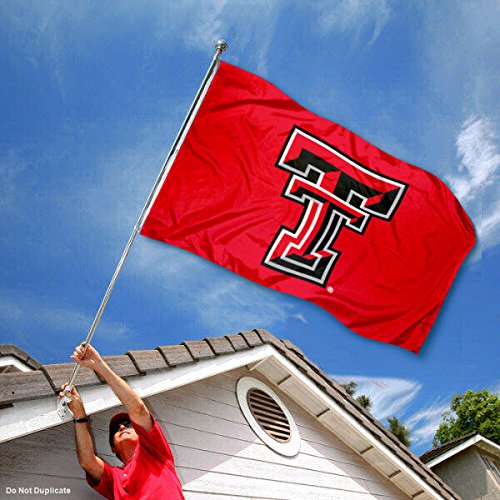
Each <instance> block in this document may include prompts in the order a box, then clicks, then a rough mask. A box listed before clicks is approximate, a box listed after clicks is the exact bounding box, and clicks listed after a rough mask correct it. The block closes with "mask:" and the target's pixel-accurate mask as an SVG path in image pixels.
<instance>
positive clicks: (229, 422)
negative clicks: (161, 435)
mask: <svg viewBox="0 0 500 500" xmlns="http://www.w3.org/2000/svg"><path fill="white" fill-rule="evenodd" d="M249 374H250V375H252V376H255V373H249V372H248V371H247V370H244V369H241V370H235V371H233V372H230V373H227V374H225V375H219V376H216V377H212V378H210V379H208V380H205V381H201V382H197V383H195V384H191V385H189V386H186V387H183V388H179V389H176V390H174V391H171V392H169V393H165V394H162V395H158V396H154V397H152V398H150V399H149V400H148V403H149V406H150V408H151V410H152V411H153V413H154V414H155V416H156V417H157V419H158V420H159V421H160V423H161V425H162V427H163V428H164V430H165V432H166V434H167V436H168V438H169V442H170V443H171V446H172V450H173V452H174V455H175V457H176V465H177V471H178V473H179V477H180V479H181V482H182V483H183V485H184V491H185V495H186V498H187V499H192V500H197V499H201V498H206V499H207V500H210V499H211V498H262V499H264V498H266V499H271V498H272V499H285V498H286V499H298V498H307V499H312V498H314V499H328V500H332V499H339V500H341V499H369V498H394V499H398V498H407V497H405V496H404V494H402V493H401V492H400V491H399V490H398V489H397V488H395V487H394V486H393V485H392V484H391V483H390V481H389V480H388V479H386V478H384V477H383V476H382V475H380V474H379V473H378V472H377V471H376V470H375V469H373V468H372V467H370V466H369V464H368V463H367V462H366V461H365V460H363V459H362V458H361V457H359V456H358V455H357V454H355V453H354V452H352V451H351V450H350V449H349V448H348V447H347V446H346V445H345V444H343V443H342V442H341V441H340V440H339V439H337V438H336V437H335V436H333V435H332V434H331V433H330V432H328V431H326V430H325V429H324V428H323V427H322V426H321V424H320V423H319V422H318V421H317V420H316V419H315V418H314V417H312V416H310V415H309V414H307V413H306V412H305V411H304V410H303V409H302V408H301V407H300V406H298V405H297V404H295V403H294V402H293V401H291V400H290V399H289V398H288V397H287V396H286V395H284V394H283V393H282V392H281V391H279V389H278V388H277V387H275V386H271V387H272V388H273V389H274V390H275V391H276V392H277V393H278V395H279V396H280V397H281V398H282V399H283V401H284V402H285V404H286V405H287V406H288V408H289V410H290V411H291V413H292V415H293V416H294V418H295V421H296V423H297V426H298V428H299V432H300V435H301V438H302V444H301V451H300V453H299V455H298V456H296V457H293V458H287V457H284V456H281V455H279V454H277V453H275V452H274V451H272V450H270V449H269V448H268V447H267V446H265V445H264V444H263V443H262V442H261V441H260V440H259V438H258V437H257V436H256V435H255V434H254V432H253V431H252V430H251V428H250V427H249V425H248V424H247V422H246V420H245V419H244V417H243V415H242V413H241V411H240V409H239V406H238V403H237V400H236V393H235V386H236V381H237V379H238V378H240V377H241V376H244V375H249ZM259 378H261V379H262V380H263V381H265V379H263V378H262V377H259Z"/></svg>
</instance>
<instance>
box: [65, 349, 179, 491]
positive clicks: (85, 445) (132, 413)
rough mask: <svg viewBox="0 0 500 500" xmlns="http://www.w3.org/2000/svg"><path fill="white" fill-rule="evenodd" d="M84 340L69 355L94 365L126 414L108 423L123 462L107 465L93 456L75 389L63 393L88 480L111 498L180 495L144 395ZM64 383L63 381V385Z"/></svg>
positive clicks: (169, 456) (167, 450)
mask: <svg viewBox="0 0 500 500" xmlns="http://www.w3.org/2000/svg"><path fill="white" fill-rule="evenodd" d="M84 345H85V343H84V342H83V343H82V344H80V345H79V346H77V347H76V349H75V352H74V353H73V356H71V359H73V360H74V361H76V362H77V363H78V364H79V365H81V366H83V367H85V368H89V369H91V370H94V372H95V373H96V374H98V375H99V376H100V377H101V378H102V379H103V380H105V381H106V382H107V384H108V385H109V386H110V387H111V389H112V390H113V392H114V393H115V395H116V397H117V398H118V399H119V400H120V401H121V402H122V404H123V406H125V408H126V410H127V413H117V414H116V415H114V416H113V417H112V418H111V421H110V423H109V443H110V446H111V450H112V451H113V453H115V454H116V455H117V457H118V458H119V459H120V460H121V461H122V462H123V466H121V467H111V466H110V465H109V464H107V463H106V462H105V461H104V460H102V459H101V458H99V457H98V456H96V454H95V452H94V446H93V444H92V438H91V436H90V431H89V425H88V421H89V419H88V417H87V414H86V413H85V408H84V406H83V403H82V400H81V399H80V396H79V394H78V392H77V390H76V389H75V388H72V390H71V392H70V393H67V394H66V395H67V396H68V397H69V398H70V400H71V401H70V402H69V409H70V410H71V412H72V413H73V416H74V420H73V421H74V422H75V440H76V452H77V455H78V461H79V462H80V465H81V466H82V467H83V469H84V470H85V472H86V476H87V481H88V483H89V484H90V486H92V488H94V489H95V490H96V491H97V492H99V493H100V494H101V495H103V496H105V497H106V498H109V499H137V500H146V499H168V500H184V496H183V494H182V490H181V483H180V481H179V479H178V477H177V474H176V472H175V466H174V459H173V456H172V452H171V451H170V447H169V446H168V443H167V440H166V439H165V436H164V434H163V432H162V430H161V429H160V426H159V425H158V423H157V422H156V421H155V419H154V418H153V416H152V415H151V413H150V412H149V410H148V409H147V408H146V405H145V404H144V402H143V401H142V399H141V398H140V397H139V396H138V395H137V394H136V393H135V392H134V391H133V390H132V389H131V388H130V387H129V385H128V384H127V383H126V382H125V381H124V380H123V379H122V378H120V377H119V376H118V375H117V374H116V373H115V372H113V370H111V368H110V367H109V366H108V365H107V363H106V362H105V361H104V360H103V359H102V358H101V356H100V355H99V353H98V352H97V351H96V350H95V349H94V348H93V347H92V346H89V347H88V348H87V350H86V352H84ZM66 385H67V384H65V385H63V386H62V390H63V392H61V393H60V394H59V397H62V396H63V395H64V389H65V387H66Z"/></svg>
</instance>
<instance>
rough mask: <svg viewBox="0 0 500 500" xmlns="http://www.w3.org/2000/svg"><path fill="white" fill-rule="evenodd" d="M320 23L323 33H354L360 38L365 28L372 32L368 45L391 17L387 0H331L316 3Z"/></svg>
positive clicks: (374, 39)
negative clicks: (367, 0) (368, 0)
mask: <svg viewBox="0 0 500 500" xmlns="http://www.w3.org/2000/svg"><path fill="white" fill-rule="evenodd" d="M315 9H316V10H317V12H318V25H319V29H320V31H321V33H322V34H328V33H331V32H333V31H334V32H340V33H345V32H348V33H350V34H352V33H354V36H355V38H356V39H359V38H360V36H361V33H362V31H363V30H366V31H369V32H370V40H369V41H368V45H371V44H373V43H374V42H375V41H376V40H377V38H378V37H379V35H380V33H381V32H382V30H383V29H384V26H385V25H386V24H387V22H388V20H389V18H390V17H391V8H390V6H389V3H388V2H387V0H372V1H370V2H366V1H363V0H337V1H334V2H332V1H331V0H326V1H322V2H319V3H316V4H315Z"/></svg>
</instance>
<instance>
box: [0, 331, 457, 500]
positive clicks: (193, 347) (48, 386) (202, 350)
mask: <svg viewBox="0 0 500 500" xmlns="http://www.w3.org/2000/svg"><path fill="white" fill-rule="evenodd" d="M264 344H270V345H272V346H274V347H275V348H276V349H277V350H278V351H279V352H280V353H281V354H282V355H284V356H285V357H286V358H287V359H288V360H289V361H291V362H292V363H293V364H294V365H295V366H296V367H297V368H298V369H299V370H300V371H302V372H303V373H304V374H306V375H307V376H308V377H309V378H310V379H311V380H312V381H313V382H314V383H315V384H316V385H317V386H318V387H319V388H320V389H322V390H323V391H324V392H326V393H327V394H328V395H329V396H330V397H331V398H332V399H333V400H334V401H335V402H336V403H337V404H338V405H339V406H340V407H342V408H343V409H344V410H345V411H346V412H348V413H349V414H350V415H351V416H352V417H353V418H355V419H356V420H357V421H358V422H359V423H360V424H361V425H363V426H364V427H365V428H366V429H367V430H368V431H369V432H370V433H371V434H372V435H373V436H374V437H375V438H376V439H377V440H379V441H380V442H382V443H383V444H384V445H385V446H386V447H387V448H389V449H390V450H391V452H392V453H394V454H395V455H396V456H397V457H398V458H399V459H400V460H402V461H403V462H404V463H405V464H406V465H407V466H408V467H409V468H410V469H411V470H413V471H414V472H415V473H416V474H417V475H418V476H420V477H421V478H422V479H423V480H424V481H425V482H426V483H428V484H429V485H431V486H432V487H433V488H434V489H435V490H436V491H437V492H438V493H439V494H441V495H442V496H444V497H445V498H456V495H455V493H454V492H453V490H451V489H450V488H449V486H448V485H446V484H445V483H444V482H443V481H442V480H441V479H440V478H439V477H438V476H437V475H435V474H434V473H433V472H432V471H431V470H430V469H429V468H428V467H427V466H425V465H424V464H423V463H422V462H421V461H420V460H419V459H418V458H417V457H416V456H415V455H414V454H413V453H412V452H411V451H410V450H409V449H408V448H407V447H406V446H404V445H403V444H401V443H400V442H399V440H398V439H397V438H396V437H395V436H394V435H393V434H392V433H391V432H389V431H388V430H387V429H386V428H385V427H384V426H383V425H382V424H381V423H380V422H379V421H378V420H377V419H375V418H374V417H373V415H372V414H371V413H369V412H368V411H366V410H365V409H364V408H363V407H362V406H361V405H359V403H358V402H357V401H356V400H355V399H354V398H353V397H351V396H350V395H349V394H348V393H347V392H346V390H345V389H344V388H343V387H342V386H340V385H339V384H337V383H336V382H335V381H333V380H332V379H331V378H330V377H328V375H327V374H326V373H325V372H323V371H322V370H321V369H320V368H319V367H318V366H316V365H315V364H314V363H313V362H311V361H310V360H309V359H308V358H307V357H306V356H305V355H304V353H303V352H302V351H301V349H299V348H298V347H297V346H296V345H295V344H293V343H292V342H290V341H289V340H280V339H278V338H276V337H275V336H274V335H272V334H270V333H269V332H267V331H265V330H257V329H256V330H252V331H247V332H240V333H238V334H235V335H226V336H225V337H210V338H205V339H203V340H196V341H186V342H183V343H182V344H179V345H171V346H159V347H157V348H156V349H152V350H143V351H129V352H127V353H126V354H125V355H120V356H105V357H104V359H105V360H106V362H107V363H108V364H109V365H110V366H111V367H112V368H113V370H115V372H116V373H117V374H118V375H120V376H121V377H131V376H134V375H144V374H146V373H148V372H152V371H155V370H168V369H175V367H176V366H178V365H184V364H186V363H195V362H196V361H199V360H201V359H206V358H210V357H215V356H222V355H229V354H231V353H234V352H235V351H242V350H247V349H252V348H254V347H258V346H262V345H264ZM3 347H5V346H0V350H1V349H2V348H3ZM14 347H15V346H14ZM0 352H1V351H0ZM23 352H24V351H23ZM25 354H26V353H25ZM72 367H73V363H65V364H58V365H43V366H42V365H40V369H39V370H37V371H35V372H30V373H9V374H0V405H5V404H9V403H14V402H16V401H21V400H27V399H35V398H38V397H40V396H45V395H49V394H55V393H57V392H58V389H59V387H60V386H61V385H62V384H63V383H64V382H67V380H68V379H69V374H70V372H71V369H72ZM98 383H101V382H100V381H99V380H98V379H97V377H96V376H95V374H94V373H93V372H91V371H90V370H80V371H79V372H78V377H77V379H76V381H75V385H76V386H78V385H93V384H98Z"/></svg>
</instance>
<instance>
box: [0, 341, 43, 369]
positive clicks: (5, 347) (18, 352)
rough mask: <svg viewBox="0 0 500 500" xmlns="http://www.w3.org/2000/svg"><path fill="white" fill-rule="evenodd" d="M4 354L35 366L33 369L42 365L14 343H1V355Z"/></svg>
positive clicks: (31, 366)
mask: <svg viewBox="0 0 500 500" xmlns="http://www.w3.org/2000/svg"><path fill="white" fill-rule="evenodd" d="M2 356H13V357H14V358H17V359H18V360H19V361H21V362H23V363H24V364H25V365H27V366H29V367H30V368H33V370H38V369H39V368H40V367H41V366H42V365H41V364H40V363H39V362H38V361H37V360H36V359H33V358H32V357H31V356H30V355H29V354H28V353H27V352H26V351H23V350H22V349H19V347H17V346H16V345H14V344H0V357H2Z"/></svg>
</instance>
